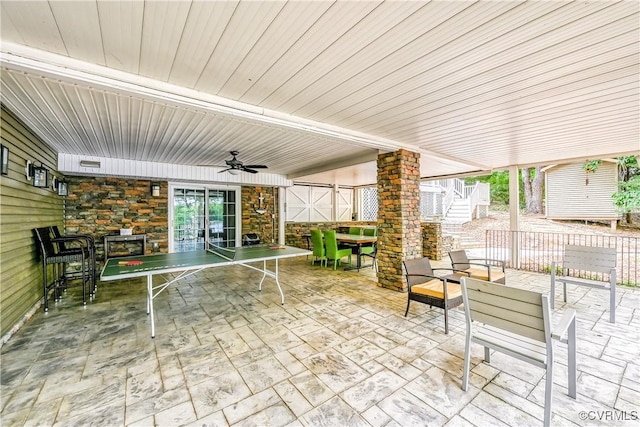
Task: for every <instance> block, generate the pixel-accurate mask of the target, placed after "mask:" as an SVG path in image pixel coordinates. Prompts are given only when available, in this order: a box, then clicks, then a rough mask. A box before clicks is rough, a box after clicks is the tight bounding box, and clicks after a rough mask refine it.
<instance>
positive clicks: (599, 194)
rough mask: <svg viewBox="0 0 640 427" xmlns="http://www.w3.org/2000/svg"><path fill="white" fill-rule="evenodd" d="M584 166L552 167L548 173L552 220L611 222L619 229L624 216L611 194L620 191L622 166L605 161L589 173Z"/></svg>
mask: <svg viewBox="0 0 640 427" xmlns="http://www.w3.org/2000/svg"><path fill="white" fill-rule="evenodd" d="M583 164H584V163H573V164H563V165H551V166H548V167H546V168H543V169H542V171H543V172H544V174H545V189H546V196H545V202H546V203H545V204H546V215H547V218H549V219H573V220H576V219H577V220H594V221H595V220H598V221H603V220H604V221H611V228H614V229H615V227H616V221H617V220H618V219H620V214H619V213H618V212H617V210H616V206H615V205H614V203H613V199H612V198H611V195H612V194H613V193H615V192H616V191H618V166H617V163H616V161H615V160H614V159H607V160H603V161H602V162H601V163H600V165H599V166H598V168H597V170H596V171H595V172H590V173H587V172H585V170H584V169H583V168H582V165H583Z"/></svg>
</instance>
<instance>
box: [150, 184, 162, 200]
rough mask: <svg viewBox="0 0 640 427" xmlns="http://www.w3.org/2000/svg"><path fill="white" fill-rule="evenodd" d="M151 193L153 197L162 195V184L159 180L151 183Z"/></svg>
mask: <svg viewBox="0 0 640 427" xmlns="http://www.w3.org/2000/svg"><path fill="white" fill-rule="evenodd" d="M151 195H152V196H153V197H160V184H158V183H157V182H154V183H153V184H151Z"/></svg>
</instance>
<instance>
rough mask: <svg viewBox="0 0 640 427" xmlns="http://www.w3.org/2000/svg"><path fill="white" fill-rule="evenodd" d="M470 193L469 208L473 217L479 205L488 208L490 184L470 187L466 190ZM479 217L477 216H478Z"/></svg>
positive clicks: (478, 183)
mask: <svg viewBox="0 0 640 427" xmlns="http://www.w3.org/2000/svg"><path fill="white" fill-rule="evenodd" d="M465 189H466V190H467V192H468V196H467V197H468V199H469V207H470V209H471V217H472V218H473V216H474V213H475V212H476V209H477V208H478V206H479V205H483V206H488V205H489V202H490V197H489V184H487V183H485V182H476V183H475V185H469V186H467V187H466V188H465ZM476 216H477V215H476Z"/></svg>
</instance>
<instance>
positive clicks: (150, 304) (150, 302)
mask: <svg viewBox="0 0 640 427" xmlns="http://www.w3.org/2000/svg"><path fill="white" fill-rule="evenodd" d="M147 314H148V315H150V316H151V317H150V318H149V320H150V321H151V338H155V337H156V325H155V321H154V318H153V275H152V274H148V275H147Z"/></svg>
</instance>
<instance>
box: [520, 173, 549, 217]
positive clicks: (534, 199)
mask: <svg viewBox="0 0 640 427" xmlns="http://www.w3.org/2000/svg"><path fill="white" fill-rule="evenodd" d="M541 169H542V168H541V167H540V166H538V167H535V168H522V170H521V175H522V189H523V190H524V203H525V212H526V213H529V214H540V213H543V207H542V194H543V182H544V181H543V179H542V172H541Z"/></svg>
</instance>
